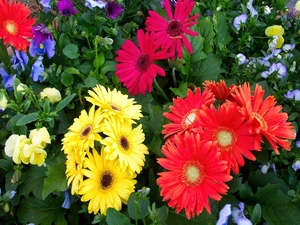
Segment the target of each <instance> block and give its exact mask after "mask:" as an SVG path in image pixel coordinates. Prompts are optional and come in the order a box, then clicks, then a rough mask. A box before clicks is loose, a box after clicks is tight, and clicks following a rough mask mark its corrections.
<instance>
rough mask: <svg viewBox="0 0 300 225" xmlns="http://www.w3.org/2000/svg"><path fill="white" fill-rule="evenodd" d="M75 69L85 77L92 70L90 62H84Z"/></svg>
mask: <svg viewBox="0 0 300 225" xmlns="http://www.w3.org/2000/svg"><path fill="white" fill-rule="evenodd" d="M77 69H78V70H79V71H80V72H81V73H83V74H85V75H89V74H90V71H93V70H94V67H93V64H92V63H91V62H84V63H83V64H80V65H79V66H77Z"/></svg>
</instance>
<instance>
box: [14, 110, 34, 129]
mask: <svg viewBox="0 0 300 225" xmlns="http://www.w3.org/2000/svg"><path fill="white" fill-rule="evenodd" d="M38 118H39V114H38V113H29V114H27V115H25V116H23V117H22V118H21V119H20V120H19V121H18V122H17V123H16V125H17V126H22V125H25V124H28V123H31V122H33V121H36V120H37V119H38Z"/></svg>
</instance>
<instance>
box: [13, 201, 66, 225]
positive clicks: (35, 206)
mask: <svg viewBox="0 0 300 225" xmlns="http://www.w3.org/2000/svg"><path fill="white" fill-rule="evenodd" d="M62 203H63V198H59V197H57V198H51V197H50V196H49V197H48V198H46V199H45V200H43V201H41V200H39V199H36V198H35V197H33V196H30V197H29V198H26V199H22V200H21V202H20V204H19V207H18V211H17V216H18V218H19V221H20V222H21V223H22V224H27V223H34V224H39V225H52V224H58V225H67V221H66V220H65V218H64V214H65V210H63V209H62V207H61V205H62Z"/></svg>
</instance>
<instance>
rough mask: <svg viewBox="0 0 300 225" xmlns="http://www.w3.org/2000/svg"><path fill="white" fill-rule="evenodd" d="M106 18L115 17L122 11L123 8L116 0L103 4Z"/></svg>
mask: <svg viewBox="0 0 300 225" xmlns="http://www.w3.org/2000/svg"><path fill="white" fill-rule="evenodd" d="M105 12H106V16H107V18H112V19H114V18H117V17H118V16H119V15H120V14H121V13H122V12H123V8H122V7H121V6H120V5H119V4H118V3H116V2H108V3H107V4H106V6H105Z"/></svg>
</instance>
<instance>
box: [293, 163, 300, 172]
mask: <svg viewBox="0 0 300 225" xmlns="http://www.w3.org/2000/svg"><path fill="white" fill-rule="evenodd" d="M292 168H293V169H294V170H295V171H297V170H299V169H300V160H297V161H296V162H294V163H293V165H292Z"/></svg>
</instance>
